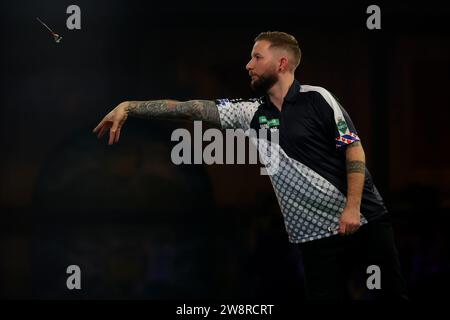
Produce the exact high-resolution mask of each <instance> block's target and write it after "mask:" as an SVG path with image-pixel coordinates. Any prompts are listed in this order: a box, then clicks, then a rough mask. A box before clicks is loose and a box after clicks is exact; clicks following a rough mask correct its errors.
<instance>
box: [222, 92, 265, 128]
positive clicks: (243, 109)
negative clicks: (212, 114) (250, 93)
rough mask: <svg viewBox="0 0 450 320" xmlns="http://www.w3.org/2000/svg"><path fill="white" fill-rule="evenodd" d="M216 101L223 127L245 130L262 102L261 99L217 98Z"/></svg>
mask: <svg viewBox="0 0 450 320" xmlns="http://www.w3.org/2000/svg"><path fill="white" fill-rule="evenodd" d="M215 102H216V105H217V109H218V110H219V118H220V124H221V126H222V128H223V129H233V128H241V129H243V130H247V129H249V128H250V122H251V121H252V118H253V116H254V115H255V112H256V110H257V109H258V107H259V105H261V103H262V101H261V99H249V100H244V99H216V101H215Z"/></svg>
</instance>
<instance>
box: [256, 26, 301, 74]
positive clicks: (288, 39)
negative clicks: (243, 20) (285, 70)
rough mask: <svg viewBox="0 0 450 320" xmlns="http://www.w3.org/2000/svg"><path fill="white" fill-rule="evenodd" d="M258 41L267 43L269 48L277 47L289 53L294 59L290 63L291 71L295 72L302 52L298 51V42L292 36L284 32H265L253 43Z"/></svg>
mask: <svg viewBox="0 0 450 320" xmlns="http://www.w3.org/2000/svg"><path fill="white" fill-rule="evenodd" d="M260 40H266V41H269V42H270V43H271V45H270V47H278V48H282V49H285V50H286V51H288V52H290V53H291V54H292V56H293V57H294V59H293V61H291V62H290V64H291V67H292V71H295V69H297V67H298V66H299V64H300V59H301V57H302V51H301V50H300V47H299V46H298V42H297V40H296V39H295V37H294V36H292V35H290V34H289V33H286V32H280V31H266V32H261V33H260V34H259V35H258V36H257V37H256V38H255V42H256V41H260Z"/></svg>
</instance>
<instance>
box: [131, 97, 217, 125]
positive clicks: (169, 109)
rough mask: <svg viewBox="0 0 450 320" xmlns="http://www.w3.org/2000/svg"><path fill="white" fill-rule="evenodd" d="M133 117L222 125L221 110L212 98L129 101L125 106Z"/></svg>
mask: <svg viewBox="0 0 450 320" xmlns="http://www.w3.org/2000/svg"><path fill="white" fill-rule="evenodd" d="M125 110H126V112H127V114H128V115H129V116H131V117H138V118H145V119H182V120H203V121H206V122H208V123H210V124H211V125H213V126H216V127H220V118H219V111H218V110H217V106H216V104H215V102H214V101H210V100H189V101H175V100H153V101H129V102H128V103H127V106H126V108H125Z"/></svg>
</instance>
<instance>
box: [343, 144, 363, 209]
mask: <svg viewBox="0 0 450 320" xmlns="http://www.w3.org/2000/svg"><path fill="white" fill-rule="evenodd" d="M345 156H346V165H347V207H349V208H353V209H356V210H358V211H359V209H360V206H361V197H362V192H363V188H364V178H365V168H366V166H365V154H364V149H363V148H362V145H361V142H359V141H357V142H354V143H352V144H350V145H348V146H347V150H345Z"/></svg>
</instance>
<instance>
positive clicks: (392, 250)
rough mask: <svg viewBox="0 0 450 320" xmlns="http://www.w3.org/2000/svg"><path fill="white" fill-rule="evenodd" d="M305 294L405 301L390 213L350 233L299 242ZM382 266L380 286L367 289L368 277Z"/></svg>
mask: <svg viewBox="0 0 450 320" xmlns="http://www.w3.org/2000/svg"><path fill="white" fill-rule="evenodd" d="M299 246H300V250H301V253H302V259H303V266H304V273H305V285H306V295H307V297H308V299H310V300H318V299H326V300H347V299H363V300H364V299H367V300H372V299H374V300H406V299H408V293H407V289H406V283H405V280H404V278H403V276H402V273H401V269H400V262H399V258H398V252H397V248H396V246H395V241H394V233H393V229H392V223H391V219H390V216H389V214H385V215H383V216H382V217H380V218H377V219H376V220H373V221H370V222H368V223H367V224H365V225H363V226H361V227H360V228H359V230H358V231H357V232H355V233H354V234H352V235H348V236H341V235H335V236H331V237H328V238H324V239H319V240H315V241H310V242H306V243H303V244H299ZM371 265H375V266H378V267H379V271H380V272H379V275H380V278H379V279H380V282H379V283H380V284H381V286H380V289H378V288H372V289H368V287H367V279H368V278H369V277H371V275H373V271H371V270H369V271H368V270H367V268H368V267H369V266H371Z"/></svg>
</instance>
